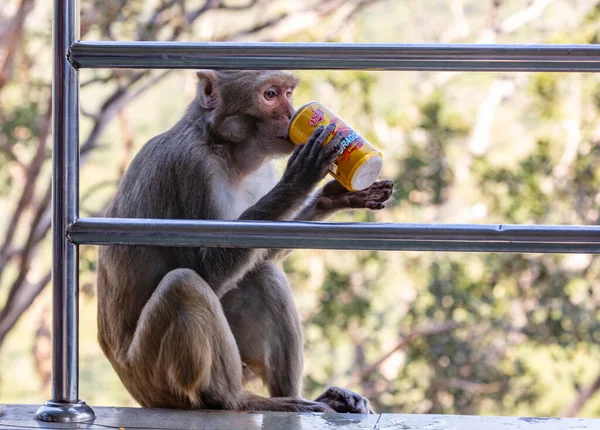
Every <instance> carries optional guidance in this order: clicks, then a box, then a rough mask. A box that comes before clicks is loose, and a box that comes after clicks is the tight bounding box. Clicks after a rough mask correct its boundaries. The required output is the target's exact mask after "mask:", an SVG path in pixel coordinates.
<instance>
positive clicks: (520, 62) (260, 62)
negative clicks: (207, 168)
mask: <svg viewBox="0 0 600 430" xmlns="http://www.w3.org/2000/svg"><path fill="white" fill-rule="evenodd" d="M70 55H71V57H70V58H71V61H72V62H73V64H74V65H75V66H76V67H78V68H79V67H81V68H88V67H89V68H103V67H111V68H143V69H147V68H154V69H192V68H217V69H223V68H225V69H227V68H230V69H311V70H317V69H348V70H439V71H450V70H460V71H529V72H535V71H551V72H598V71H600V46H597V45H473V44H455V45H438V44H435V45H428V44H354V43H279V42H277V43H276V42H256V43H238V42H154V41H147V42H146V41H145V42H112V41H82V42H77V43H75V45H73V47H72V49H71V54H70Z"/></svg>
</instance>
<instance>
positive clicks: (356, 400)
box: [315, 387, 375, 414]
mask: <svg viewBox="0 0 600 430" xmlns="http://www.w3.org/2000/svg"><path fill="white" fill-rule="evenodd" d="M315 402H319V403H325V404H326V405H327V406H329V407H330V408H331V409H333V410H334V411H336V412H342V413H344V412H345V413H351V414H374V413H375V411H374V410H373V409H372V408H371V406H370V405H369V401H368V400H367V399H366V398H365V397H363V396H361V395H360V394H356V393H355V392H353V391H350V390H347V389H345V388H340V387H330V388H328V389H327V390H326V391H325V392H324V393H323V394H321V395H320V396H319V397H317V398H316V399H315Z"/></svg>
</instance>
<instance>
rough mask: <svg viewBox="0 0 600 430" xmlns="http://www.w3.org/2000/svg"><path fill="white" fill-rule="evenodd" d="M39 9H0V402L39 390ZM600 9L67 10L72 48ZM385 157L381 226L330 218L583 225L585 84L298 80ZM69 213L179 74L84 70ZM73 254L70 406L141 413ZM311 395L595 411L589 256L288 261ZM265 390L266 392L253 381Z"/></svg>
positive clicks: (553, 20)
mask: <svg viewBox="0 0 600 430" xmlns="http://www.w3.org/2000/svg"><path fill="white" fill-rule="evenodd" d="M51 10H52V5H51V2H50V1H42V0H0V402H3V403H34V404H36V403H42V402H44V401H45V400H47V399H48V398H49V397H50V370H51V364H50V360H49V359H50V353H51V351H50V331H49V328H50V317H51V297H50V288H49V280H50V272H49V270H50V256H51V245H50V240H49V226H50V212H49V203H50V202H49V197H50V188H49V187H50V157H51V139H50V125H51V116H50V110H49V108H50V103H51V99H50V96H51V70H52V49H51ZM599 31H600V2H599V1H598V0H528V1H527V0H447V1H439V0H426V1H423V0H403V1H400V0H397V1H394V0H320V1H314V0H306V1H297V0H145V1H142V0H101V1H100V0H82V2H81V36H82V38H83V39H87V40H98V39H102V40H113V39H114V40H181V41H222V40H235V41H333V42H409V43H454V42H456V43H463V42H468V43H597V42H598V40H599V36H600V32H599ZM298 74H299V76H300V77H301V78H302V81H303V83H302V85H301V86H300V88H299V89H298V90H297V93H296V96H295V104H296V105H297V106H299V105H300V104H302V103H304V102H307V101H309V100H313V99H316V100H319V101H321V102H323V103H324V104H326V105H327V106H329V107H331V108H332V109H333V110H334V111H336V112H337V113H339V114H340V115H341V116H342V117H343V118H344V119H346V120H347V121H348V122H349V123H350V124H352V125H353V126H354V127H355V128H356V129H357V130H359V132H361V133H362V134H364V135H365V136H366V137H367V138H368V139H369V140H370V141H371V142H373V143H374V144H376V145H377V146H378V147H380V148H381V149H383V151H384V153H385V168H384V175H383V176H384V177H386V178H391V179H393V180H394V181H395V184H396V189H397V192H396V194H395V196H394V200H393V202H392V203H391V204H390V205H389V207H388V208H387V209H386V210H385V211H382V212H377V213H367V212H355V213H344V214H340V215H339V216H337V217H336V218H335V220H337V221H369V222H423V223H526V224H588V225H589V224H592V225H594V224H597V223H598V217H599V206H600V193H599V185H600V127H599V123H598V119H599V115H600V76H595V75H593V74H566V73H562V74H561V73H558V74H548V73H502V74H500V73H464V72H460V73H455V72H444V73H438V72H350V71H302V72H299V73H298ZM80 77H81V98H80V100H81V103H80V105H81V165H82V170H81V214H82V215H83V216H99V215H102V212H103V208H104V207H105V206H106V204H107V202H108V200H109V199H110V198H111V196H112V195H113V193H114V191H115V187H116V185H117V183H118V181H119V178H120V177H121V175H122V173H123V171H124V169H126V167H127V165H128V163H129V162H130V161H131V159H132V157H133V156H134V155H135V153H136V152H137V151H138V149H139V148H140V147H141V146H142V145H143V144H144V143H145V142H146V141H147V140H148V139H149V138H150V137H152V136H154V135H156V134H158V133H160V132H162V131H164V130H166V129H167V128H169V127H170V126H171V125H173V124H174V123H175V121H176V120H177V119H178V117H179V116H180V115H181V114H182V113H183V110H184V109H185V107H186V105H187V103H189V101H190V100H191V98H192V97H193V94H194V91H195V81H194V79H195V76H194V73H193V71H153V72H150V71H143V70H141V71H140V70H138V71H130V70H114V71H111V70H99V71H93V70H83V71H82V72H81V76H80ZM95 269H96V248H95V247H88V246H83V247H81V324H80V338H81V347H80V352H81V361H80V364H81V365H80V367H81V373H80V377H81V390H80V393H81V397H82V398H83V399H85V400H86V401H87V402H88V403H89V404H91V405H123V406H137V405H136V403H135V402H134V401H133V400H132V399H131V397H130V396H129V395H128V394H127V392H126V391H125V390H124V389H123V387H122V386H121V384H120V382H119V380H118V378H117V376H116V375H115V373H114V372H113V370H112V368H111V367H110V365H109V363H108V361H107V360H106V359H105V358H104V356H103V355H102V353H101V351H100V349H99V346H98V343H97V340H96V331H97V328H96V283H95ZM285 269H286V271H287V273H288V274H289V278H290V281H291V284H292V286H293V291H294V294H295V297H296V300H297V304H298V307H299V311H300V313H301V316H302V320H303V323H304V329H305V339H306V367H305V376H306V378H305V394H306V395H307V396H308V397H314V396H316V395H317V394H318V393H319V392H320V391H322V390H323V389H324V388H325V387H326V386H327V385H329V384H337V385H342V386H347V387H349V388H351V389H354V390H357V391H359V392H361V393H363V394H364V395H366V396H368V397H369V398H370V399H371V401H372V402H373V404H374V405H375V408H376V409H377V410H378V411H379V412H405V413H450V414H485V415H487V414H501V415H517V414H523V415H532V416H574V415H578V416H586V417H594V416H596V417H597V416H599V415H600V394H598V393H597V391H598V390H599V389H600V347H599V346H598V343H599V342H600V325H599V322H598V317H599V309H600V308H599V306H600V283H599V282H600V260H598V259H597V258H596V257H593V256H589V255H542V254H535V255H533V254H531V255H529V254H528V255H519V254H500V253H441V252H370V251H364V252H354V251H352V252H349V251H343V252H341V251H309V250H304V251H295V252H294V253H293V254H292V255H291V256H290V257H289V258H288V259H287V260H286V261H285ZM256 389H257V390H261V389H262V388H261V387H256Z"/></svg>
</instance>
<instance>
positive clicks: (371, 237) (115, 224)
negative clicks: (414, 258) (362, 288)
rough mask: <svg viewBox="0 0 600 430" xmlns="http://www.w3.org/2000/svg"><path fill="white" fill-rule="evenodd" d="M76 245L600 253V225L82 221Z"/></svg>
mask: <svg viewBox="0 0 600 430" xmlns="http://www.w3.org/2000/svg"><path fill="white" fill-rule="evenodd" d="M68 237H69V239H70V240H71V241H73V242H74V243H77V244H91V245H110V244H118V245H155V246H207V247H244V248H314V249H370V250H386V251H399V250H418V251H469V252H488V251H494V252H496V251H497V252H500V251H502V252H536V253H589V254H598V253H600V226H557V225H550V226H525V225H501V224H499V225H486V224H387V223H316V222H260V221H214V220H211V221H205V220H160V219H122V218H121V219H120V218H80V219H78V220H77V221H76V222H75V223H73V224H72V225H71V226H70V227H69V230H68Z"/></svg>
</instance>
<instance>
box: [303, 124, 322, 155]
mask: <svg viewBox="0 0 600 430" xmlns="http://www.w3.org/2000/svg"><path fill="white" fill-rule="evenodd" d="M324 130H325V127H323V126H322V125H320V126H318V127H317V128H316V130H315V131H313V134H311V136H310V137H309V138H308V140H307V141H306V144H305V145H304V146H305V147H306V148H309V149H307V151H309V152H310V148H312V147H313V145H314V144H315V142H316V140H317V139H318V138H319V136H321V134H322V133H323V131H324Z"/></svg>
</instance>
